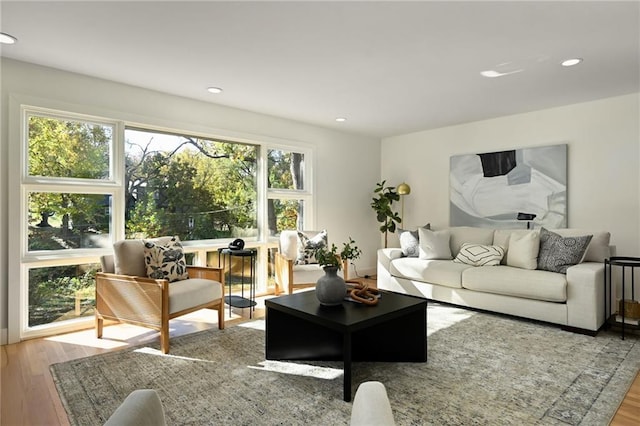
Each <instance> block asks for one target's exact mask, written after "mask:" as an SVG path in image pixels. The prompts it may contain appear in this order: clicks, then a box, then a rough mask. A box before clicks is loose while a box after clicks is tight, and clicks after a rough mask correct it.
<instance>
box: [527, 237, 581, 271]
mask: <svg viewBox="0 0 640 426" xmlns="http://www.w3.org/2000/svg"><path fill="white" fill-rule="evenodd" d="M591 238H593V235H585V236H581V237H561V236H560V235H558V234H556V233H555V232H551V231H549V230H547V229H545V228H541V229H540V252H539V253H538V269H542V270H543V271H551V272H559V273H561V274H566V273H567V268H569V267H570V266H573V265H577V264H578V263H580V262H582V258H583V257H584V254H585V252H586V251H587V247H589V243H590V242H591Z"/></svg>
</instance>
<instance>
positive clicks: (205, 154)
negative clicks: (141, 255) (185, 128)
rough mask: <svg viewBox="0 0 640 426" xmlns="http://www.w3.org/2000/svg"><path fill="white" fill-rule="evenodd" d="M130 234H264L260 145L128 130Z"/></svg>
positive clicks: (207, 237) (214, 236)
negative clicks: (260, 219)
mask: <svg viewBox="0 0 640 426" xmlns="http://www.w3.org/2000/svg"><path fill="white" fill-rule="evenodd" d="M125 141H126V142H125V164H126V168H125V185H126V195H125V196H126V200H127V201H126V202H127V205H126V212H125V219H126V222H125V231H126V236H127V238H139V237H147V236H156V235H178V236H179V237H180V238H181V239H182V240H184V241H189V240H212V239H220V238H232V237H243V238H246V237H254V238H256V237H257V236H258V227H257V211H256V205H257V176H256V165H257V158H258V147H257V146H255V145H247V144H240V143H233V142H226V141H216V140H210V139H203V138H197V137H192V136H187V135H172V134H167V133H158V132H151V131H145V130H139V129H126V131H125Z"/></svg>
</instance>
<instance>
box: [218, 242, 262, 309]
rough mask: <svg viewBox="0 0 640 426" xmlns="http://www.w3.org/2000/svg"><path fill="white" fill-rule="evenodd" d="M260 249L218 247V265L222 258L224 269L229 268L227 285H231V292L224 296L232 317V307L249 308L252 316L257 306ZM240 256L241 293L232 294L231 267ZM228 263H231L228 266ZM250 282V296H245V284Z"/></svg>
mask: <svg viewBox="0 0 640 426" xmlns="http://www.w3.org/2000/svg"><path fill="white" fill-rule="evenodd" d="M257 254H258V250H257V249H254V248H251V249H243V250H231V249H228V248H221V249H218V266H220V260H221V259H222V270H223V271H224V270H225V268H226V269H227V277H226V280H227V286H228V287H229V294H228V295H226V296H225V297H224V299H225V303H226V304H227V305H229V317H231V307H234V308H249V318H252V315H253V311H254V310H255V306H256V257H257ZM234 257H239V258H240V259H241V261H242V264H241V266H240V270H241V281H240V287H241V295H240V296H234V295H232V294H231V267H232V263H233V258H234ZM245 262H248V263H249V275H246V274H245V269H246V268H245V266H246V264H245ZM227 264H228V265H229V266H228V267H227ZM245 284H249V298H246V297H244V286H245Z"/></svg>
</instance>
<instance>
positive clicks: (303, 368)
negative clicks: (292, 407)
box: [247, 361, 343, 380]
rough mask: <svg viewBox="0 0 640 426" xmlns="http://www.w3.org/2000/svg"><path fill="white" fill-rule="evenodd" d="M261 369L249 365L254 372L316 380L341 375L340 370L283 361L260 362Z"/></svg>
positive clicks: (331, 378) (334, 377) (330, 378)
mask: <svg viewBox="0 0 640 426" xmlns="http://www.w3.org/2000/svg"><path fill="white" fill-rule="evenodd" d="M258 364H259V365H261V366H262V367H257V366H253V365H249V366H247V367H249V368H251V369H254V370H262V371H270V372H273V373H280V374H291V375H296V376H305V377H315V378H316V379H324V380H333V379H336V378H338V377H340V376H342V375H343V372H342V370H341V369H337V368H329V367H318V366H317V365H308V364H298V363H293V362H283V361H262V362H259V363H258Z"/></svg>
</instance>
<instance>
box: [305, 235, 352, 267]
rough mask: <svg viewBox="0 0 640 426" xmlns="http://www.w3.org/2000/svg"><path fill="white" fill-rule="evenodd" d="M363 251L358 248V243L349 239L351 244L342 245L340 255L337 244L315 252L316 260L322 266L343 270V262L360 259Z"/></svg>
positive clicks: (320, 248) (323, 247)
mask: <svg viewBox="0 0 640 426" xmlns="http://www.w3.org/2000/svg"><path fill="white" fill-rule="evenodd" d="M361 254H362V250H360V249H359V248H358V246H356V242H355V241H354V240H353V239H352V238H351V237H349V242H346V243H344V244H343V245H342V250H341V251H340V252H339V253H338V247H336V245H335V244H331V247H330V248H327V247H325V246H322V247H319V248H317V249H316V250H315V251H314V255H315V257H316V260H317V261H318V263H319V264H320V266H322V267H323V268H325V267H337V268H338V270H340V269H342V262H343V261H345V260H355V259H358V258H359V257H360V255H361Z"/></svg>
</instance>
